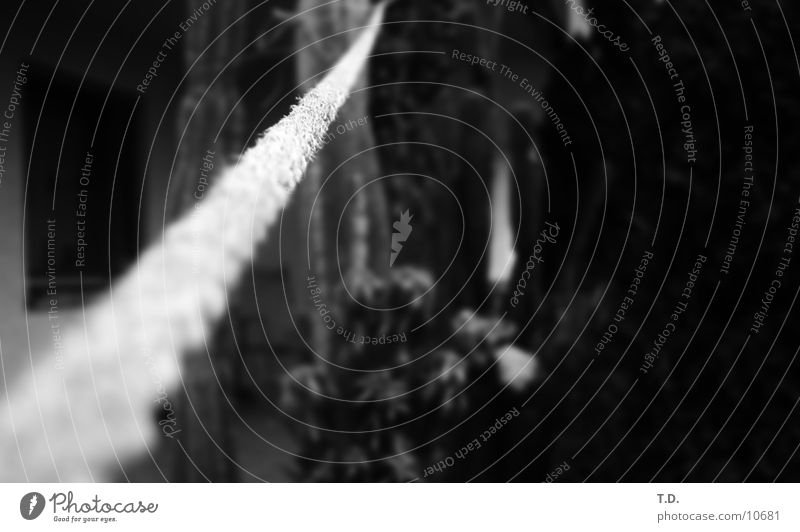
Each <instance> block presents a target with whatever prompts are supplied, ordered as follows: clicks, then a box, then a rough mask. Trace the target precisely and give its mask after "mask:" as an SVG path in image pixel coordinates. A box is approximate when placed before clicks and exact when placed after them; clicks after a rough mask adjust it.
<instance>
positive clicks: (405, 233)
mask: <svg viewBox="0 0 800 532" xmlns="http://www.w3.org/2000/svg"><path fill="white" fill-rule="evenodd" d="M413 217H414V215H412V214H409V213H408V209H406V210H405V212H403V213H402V214H401V215H400V220H398V221H396V222H395V223H394V224H392V227H394V230H395V232H394V233H392V255H391V257H389V267H390V268H391V267H392V266H394V261H396V260H397V256H398V255H400V251H402V250H403V242H405V241H406V240H408V237H409V235H411V230H412V229H413V228H412V227H411V219H412V218H413Z"/></svg>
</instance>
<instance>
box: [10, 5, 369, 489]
mask: <svg viewBox="0 0 800 532" xmlns="http://www.w3.org/2000/svg"><path fill="white" fill-rule="evenodd" d="M383 12H384V5H383V4H381V5H379V6H377V7H376V8H375V10H374V12H373V14H372V16H371V17H370V20H369V23H368V25H367V26H366V27H365V29H364V30H363V31H362V32H361V35H360V36H359V37H358V39H357V40H356V41H355V42H354V43H353V45H352V46H351V47H350V49H349V50H348V51H347V52H346V54H345V55H344V56H343V57H342V58H341V59H340V60H339V61H338V62H337V64H336V65H335V66H334V67H333V69H332V70H331V71H330V72H329V73H328V74H327V75H326V76H325V77H324V78H323V80H322V81H321V82H320V83H319V84H318V85H317V86H316V87H314V88H313V89H312V90H311V91H309V92H308V93H307V94H306V95H305V96H304V97H303V98H302V99H301V100H300V101H299V102H298V104H297V105H295V106H294V107H293V108H292V110H291V112H290V113H289V114H288V115H287V116H286V117H284V118H283V119H282V120H280V121H279V122H278V123H277V124H275V125H274V126H273V127H271V128H270V129H268V130H267V131H266V132H265V133H264V134H263V135H262V136H261V138H260V139H259V140H258V141H257V142H256V144H255V145H254V146H253V147H252V148H250V149H249V150H247V151H246V152H245V153H244V154H243V155H242V156H241V158H240V159H239V161H238V163H237V164H236V165H235V166H232V167H230V168H228V169H227V170H225V171H224V172H223V174H222V175H221V177H220V179H219V180H218V182H217V184H216V185H215V186H214V187H212V189H211V190H210V191H209V192H208V194H207V195H206V197H205V199H204V200H203V201H202V202H200V203H198V204H197V205H196V207H195V208H194V209H190V212H188V213H187V214H186V215H184V216H183V217H182V218H180V219H178V220H177V221H176V222H175V223H174V224H172V225H171V226H169V227H168V228H167V229H166V230H165V232H164V235H163V238H162V240H161V241H160V242H158V243H157V244H155V245H153V246H151V247H150V248H148V249H147V250H146V251H145V252H144V253H143V254H142V255H141V257H140V260H139V261H138V263H137V264H136V266H135V267H134V268H133V269H132V270H130V271H129V272H127V273H126V274H125V275H124V276H123V277H122V278H120V279H119V281H117V282H115V283H113V284H112V286H111V287H110V289H109V293H108V294H107V295H105V296H104V297H102V298H101V299H99V300H98V301H96V302H94V303H93V304H92V305H90V306H88V307H87V308H86V309H85V313H84V315H85V318H84V323H81V324H79V325H76V326H74V327H70V328H68V329H66V330H65V331H64V333H63V344H64V346H65V349H64V350H63V353H64V359H63V368H61V364H60V360H56V357H55V355H50V356H46V357H44V358H43V360H40V361H39V362H38V363H37V364H36V366H35V369H34V371H32V372H31V373H28V374H25V375H23V376H22V377H20V378H19V379H18V380H17V381H15V382H14V383H13V384H12V385H11V386H10V387H9V391H8V394H7V396H6V398H5V399H4V400H3V401H2V403H0V481H5V482H7V481H20V480H29V481H37V482H43V481H55V480H61V481H84V480H90V479H94V480H109V479H110V478H111V475H112V474H113V472H114V469H115V467H118V462H120V461H125V460H127V459H130V458H131V457H134V456H138V455H141V454H142V453H144V452H145V451H146V449H148V446H149V445H151V444H152V443H154V441H155V438H156V435H157V434H158V432H159V431H158V427H157V426H156V424H155V423H154V422H153V420H152V415H153V411H154V410H155V409H156V408H158V407H159V406H160V407H161V408H163V409H164V411H165V412H167V413H169V411H170V408H171V407H172V404H171V403H170V402H169V393H170V391H174V390H175V389H176V387H177V385H178V383H179V380H180V367H181V358H182V357H185V356H186V354H187V353H189V352H191V351H192V349H196V348H198V347H199V346H202V345H203V343H204V337H205V336H204V335H205V333H206V332H207V331H209V330H210V329H209V327H210V326H211V324H212V323H213V322H214V320H216V319H217V318H219V317H220V316H221V315H222V314H223V312H224V311H225V294H226V291H227V290H229V289H230V288H231V287H233V286H235V285H236V283H237V281H238V280H239V278H240V277H241V274H242V272H243V271H244V270H245V269H246V268H247V266H248V265H249V264H250V261H251V259H252V256H253V252H254V249H255V248H256V247H257V246H258V244H259V243H260V242H262V241H263V240H264V239H265V238H266V236H267V233H268V231H269V229H270V227H271V226H272V225H273V224H274V223H275V221H276V219H277V218H278V216H279V215H280V212H281V210H282V209H283V208H284V206H285V205H286V203H287V201H288V199H289V196H290V194H291V193H292V191H293V190H294V189H295V187H296V186H297V184H298V183H299V182H300V180H301V179H302V177H303V174H304V173H305V171H306V169H307V167H308V164H309V162H310V161H311V159H312V158H313V157H314V155H315V154H316V153H317V152H318V151H319V150H320V149H321V147H322V146H323V138H324V135H325V133H326V132H327V130H328V128H329V126H330V124H331V122H332V121H333V120H334V118H335V117H336V114H337V112H338V110H339V108H340V107H341V106H342V104H343V103H344V102H345V100H346V99H347V97H348V95H349V93H350V91H351V89H352V87H353V86H354V84H355V82H356V79H357V77H358V75H359V72H360V71H361V70H362V68H363V66H364V65H365V63H366V61H367V58H368V56H369V54H370V52H371V50H372V47H373V44H374V42H375V39H376V37H377V34H378V30H379V27H380V23H381V21H382V19H383ZM35 390H38V391H39V401H38V402H37V401H36V400H35V397H36V394H35ZM168 406H169V408H168ZM179 430H180V428H179V427H177V428H176V427H172V428H171V429H170V431H171V432H173V433H174V432H175V431H179ZM168 432H169V431H165V430H162V433H163V435H165V436H168V437H170V434H169V433H168ZM51 454H52V457H53V458H52V459H51ZM20 459H21V462H20Z"/></svg>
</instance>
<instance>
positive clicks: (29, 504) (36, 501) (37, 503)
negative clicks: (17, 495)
mask: <svg viewBox="0 0 800 532" xmlns="http://www.w3.org/2000/svg"><path fill="white" fill-rule="evenodd" d="M43 510H44V495H42V494H41V493H38V492H36V491H32V492H30V493H28V494H27V495H25V496H24V497H22V500H20V501H19V513H20V514H21V515H22V517H23V518H24V519H27V520H28V521H33V520H34V519H36V518H37V517H39V516H40V515H42V511H43Z"/></svg>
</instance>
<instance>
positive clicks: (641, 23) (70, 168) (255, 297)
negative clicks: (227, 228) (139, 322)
mask: <svg viewBox="0 0 800 532" xmlns="http://www.w3.org/2000/svg"><path fill="white" fill-rule="evenodd" d="M373 8H374V6H373V5H372V3H371V2H368V1H365V0H340V1H333V2H328V3H323V2H313V1H309V0H270V1H256V0H226V1H225V2H222V1H212V0H207V1H206V2H201V1H199V0H182V1H179V0H172V1H166V2H130V1H127V2H126V1H123V0H106V1H103V2H90V1H80V2H59V1H55V2H45V1H43V0H41V1H40V0H34V1H28V2H19V1H6V2H3V3H2V5H0V21H2V22H0V30H1V31H0V35H2V36H3V40H2V45H1V46H0V72H2V80H3V82H2V85H0V103H2V104H4V103H5V101H6V96H7V95H8V97H9V98H11V97H12V95H13V92H14V85H15V80H16V82H17V85H19V76H18V72H19V71H20V69H22V70H23V72H24V73H25V77H26V81H25V82H24V83H23V84H22V85H24V86H23V87H22V88H21V91H19V92H20V93H21V97H20V102H21V103H19V105H15V108H14V110H13V111H12V113H11V115H12V116H10V117H9V116H8V115H6V117H5V119H4V120H5V129H6V130H8V131H9V132H10V135H9V136H8V140H7V142H6V141H5V140H3V141H2V142H3V143H5V144H7V152H5V154H4V159H3V165H4V166H3V168H2V169H3V171H4V173H3V174H2V178H0V179H2V180H1V181H0V221H1V222H2V223H1V224H0V227H1V228H2V230H0V301H2V305H0V340H2V363H3V368H2V369H3V375H4V378H5V379H6V380H7V381H13V379H14V375H15V374H18V372H21V371H24V370H25V367H26V366H27V364H28V363H29V358H28V354H29V353H31V352H51V351H52V341H53V339H52V328H53V319H52V318H51V317H49V315H48V309H49V308H50V305H49V303H48V301H49V298H48V296H47V289H48V241H49V240H50V238H49V237H48V233H49V232H50V231H51V228H50V227H49V226H50V225H51V223H52V220H57V221H58V225H59V228H62V227H63V228H64V229H63V230H60V233H59V238H57V239H56V240H55V254H56V262H57V264H58V284H59V286H58V292H59V307H60V312H59V318H58V320H59V326H60V327H65V328H66V327H69V326H71V324H72V323H77V320H79V319H80V315H81V311H82V308H83V305H84V304H86V303H87V302H88V301H90V300H91V299H92V298H93V297H94V296H97V295H98V294H101V293H103V292H105V291H108V290H109V289H110V287H111V286H112V283H113V281H114V279H115V278H116V277H117V276H118V275H119V274H120V273H121V272H123V271H125V270H126V269H127V268H129V267H131V266H132V265H133V264H135V261H136V257H137V255H138V253H140V251H141V250H142V249H144V248H146V247H147V246H148V245H149V244H151V243H153V242H155V241H157V239H158V238H159V237H160V235H161V234H162V232H163V230H164V228H165V227H168V226H169V224H170V223H171V222H172V221H174V220H175V219H176V218H178V217H179V216H181V215H182V214H184V213H187V212H189V211H190V210H191V209H192V208H193V207H194V205H195V204H196V203H197V202H198V201H202V198H203V196H204V194H205V193H206V191H207V189H208V187H209V186H213V183H214V181H215V179H216V178H217V177H218V176H219V174H220V172H221V171H223V169H224V168H225V167H226V166H228V165H232V164H235V162H236V160H237V157H238V156H239V155H240V154H241V153H242V152H243V151H244V150H245V149H246V148H247V147H248V146H251V145H252V144H254V142H255V141H256V139H257V138H258V136H259V134H260V133H261V132H262V131H264V130H265V129H266V128H267V127H269V126H270V125H272V124H274V123H275V122H276V121H277V120H279V119H280V118H281V117H282V116H284V115H285V114H286V113H287V112H288V111H289V109H290V107H291V105H292V104H294V103H295V102H296V100H297V97H299V96H301V95H302V94H303V93H304V92H305V91H306V90H308V89H309V88H310V87H311V86H313V84H314V83H315V82H316V81H318V80H319V78H320V76H321V75H322V74H323V73H324V72H325V71H326V70H327V69H328V68H330V67H331V66H332V65H333V64H334V63H335V62H336V61H337V60H338V58H339V57H340V56H341V55H342V54H343V52H344V51H345V50H346V49H347V46H348V45H349V43H351V42H352V41H353V40H354V39H355V38H356V36H357V35H358V31H359V28H360V27H362V26H363V25H364V24H365V23H366V20H367V17H368V15H369V13H370V12H371V10H372V9H373ZM591 8H594V10H593V11H592V12H591V13H589V9H591ZM601 26H602V28H601ZM797 29H798V16H797V7H796V5H795V4H793V3H789V2H762V3H759V4H758V5H755V4H754V5H752V6H750V5H749V4H748V3H747V2H742V3H741V5H740V3H739V2H721V1H707V2H696V1H674V2H669V1H664V2H661V1H655V0H641V1H633V2H624V1H616V0H615V1H611V2H603V3H602V4H601V3H596V4H591V3H589V2H588V1H581V2H573V1H567V2H564V1H556V0H552V1H550V0H548V1H536V0H528V1H525V2H507V1H503V2H496V1H495V0H490V1H489V2H485V1H467V0H458V1H456V0H441V1H436V2H430V1H421V0H420V1H417V0H406V1H400V0H397V1H395V2H394V3H392V4H391V5H390V6H389V8H388V10H387V15H386V20H385V21H384V25H383V27H382V29H381V34H380V36H379V38H378V41H377V45H376V49H375V50H374V51H373V56H372V57H371V59H370V63H369V66H368V69H367V71H365V73H364V75H363V76H362V79H361V80H360V82H359V86H358V87H357V88H356V89H355V90H354V92H353V94H352V95H351V97H350V99H349V100H348V102H347V103H346V104H345V106H344V107H343V108H342V110H341V112H340V113H339V115H338V116H337V118H336V120H335V121H334V125H333V126H332V127H331V129H330V131H329V134H328V136H327V138H326V140H325V145H324V147H323V149H322V151H321V153H320V154H319V156H318V158H317V159H316V160H315V162H314V163H313V165H312V167H311V169H310V170H309V172H308V174H307V175H306V178H305V180H304V181H303V182H302V183H301V185H300V187H299V189H298V190H297V191H296V192H295V193H294V195H293V196H292V199H291V202H290V204H289V205H288V206H287V208H286V209H285V210H284V212H283V214H282V216H281V220H280V223H279V225H278V226H276V227H274V228H273V229H272V232H271V236H270V239H269V241H268V242H266V243H265V244H264V245H263V246H260V247H259V249H258V250H257V253H256V258H255V260H254V261H253V264H252V268H250V270H249V271H248V272H247V273H246V275H245V277H244V278H243V279H241V280H240V283H239V285H238V288H237V289H236V291H235V292H232V293H229V294H228V309H227V312H226V315H225V317H224V319H223V320H221V322H219V323H218V324H217V325H216V330H215V333H214V338H213V342H212V343H211V344H210V345H209V347H208V349H203V350H202V352H198V353H193V354H192V356H190V357H189V358H187V363H186V365H185V367H184V369H183V372H182V381H183V389H181V390H180V391H177V392H175V393H173V394H172V396H173V397H172V399H173V403H174V404H175V415H176V416H177V425H178V426H179V427H180V433H179V434H176V437H175V438H163V439H162V440H163V441H161V442H160V443H159V445H158V448H157V449H154V450H153V456H152V458H151V457H147V459H143V460H141V461H140V462H139V463H134V464H125V471H124V474H123V475H121V476H120V480H125V479H127V480H132V481H160V480H169V481H220V482H232V481H260V480H264V481H380V482H384V481H386V482H396V481H425V482H428V481H431V482H439V481H448V482H462V481H507V480H514V481H527V482H544V481H547V482H551V481H558V482H578V481H583V480H590V481H616V480H623V481H637V482H643V481H649V480H656V481H681V480H688V481H712V480H718V481H742V480H751V481H770V480H780V481H797V480H798V476H797V473H798V458H797V454H796V451H797V448H798V444H800V423H798V416H800V414H799V413H798V412H797V410H796V406H797V401H798V396H799V393H800V390H799V389H798V382H799V381H798V368H797V362H796V353H797V349H798V338H797V334H796V328H795V327H793V326H792V324H793V323H794V322H795V320H796V319H797V311H796V309H795V307H794V303H795V300H796V296H797V291H798V287H799V286H800V285H798V282H797V265H796V264H795V262H798V261H800V259H798V258H793V255H792V252H791V248H790V247H787V245H788V244H789V243H791V240H790V239H791V238H793V237H792V231H791V230H792V223H793V221H792V218H793V216H795V211H796V210H797V208H798V196H799V195H800V181H798V177H797V168H798V164H799V161H798V160H797V159H798V150H797V149H796V147H797V146H798V145H800V134H799V132H798V128H797V120H798V113H800V101H798V98H797V94H799V92H798V88H799V86H800V85H799V82H800V77H798V76H800V64H798V59H797V48H796V44H795V41H794V40H793V36H794V35H793V34H795V33H796V31H797ZM659 37H660V39H659ZM658 45H661V46H662V47H661V48H659V46H658ZM662 50H663V52H662ZM665 55H668V58H665ZM473 58H477V59H475V60H473ZM482 60H483V61H482ZM671 69H674V70H671ZM148 74H152V75H151V76H150V77H148ZM673 74H674V77H672V76H673ZM526 80H527V83H526ZM679 83H681V84H682V85H678V84H679ZM680 98H685V99H684V100H681V99H680ZM9 102H11V100H9ZM9 105H11V104H10V103H9ZM687 107H688V109H687ZM8 109H10V108H6V109H5V110H6V111H8ZM687 115H688V116H687ZM748 133H749V134H750V135H751V136H750V137H749V138H748V137H747V134H748ZM748 143H749V144H748ZM746 148H749V149H746ZM0 149H2V148H0ZM748 156H751V157H750V158H748ZM87 161H89V162H88V163H87ZM748 163H752V166H748ZM87 164H89V166H90V168H91V170H90V173H89V174H87V175H90V177H87V176H86V175H84V173H85V168H86V166H87ZM748 168H749V169H751V170H752V171H750V170H748ZM82 177H83V178H84V179H83V180H82ZM745 189H746V190H747V191H748V194H744V193H743V190H745ZM84 195H88V197H89V200H88V201H86V202H84V201H83V199H82V198H83V197H84ZM743 199H744V200H745V201H746V204H745V203H742V200H743ZM81 205H85V211H82V207H81ZM81 223H85V226H81V225H79V224H81ZM81 227H84V229H80V228H81ZM794 228H795V229H796V228H797V226H796V225H795V227H794ZM78 231H80V232H81V234H80V235H78ZM60 235H64V236H63V237H61V236H60ZM81 246H82V247H81ZM787 249H788V250H789V251H787ZM51 251H52V250H51ZM78 253H85V257H83V256H82V255H78ZM77 257H83V258H82V260H76V258H77ZM648 257H649V258H648ZM698 257H703V259H702V260H698ZM787 258H788V259H789V260H788V262H783V263H781V260H782V259H787ZM643 259H644V260H643ZM698 263H699V264H700V265H701V267H700V268H698V267H696V264H698ZM780 264H784V266H785V268H784V269H782V270H781V275H780V276H779V277H778V276H776V273H775V272H776V270H777V269H779V265H780ZM637 272H639V273H638V274H637ZM693 276H694V277H693ZM777 278H779V279H780V281H781V283H780V288H779V290H776V291H775V292H774V293H770V292H769V289H770V287H771V286H774V283H773V280H774V279H777ZM688 283H691V286H690V285H689V284H688ZM634 288H635V289H634ZM632 289H633V290H632ZM687 289H688V290H689V292H688V297H687V295H686V294H687V292H686V290H687ZM765 293H769V294H770V300H769V305H768V313H766V316H765V317H764V316H762V319H760V318H758V317H756V313H758V312H760V309H762V307H763V306H764V301H763V300H764V298H765ZM626 297H628V298H630V301H628V300H626V299H625V298H626ZM681 303H686V305H685V306H683V307H680V306H678V307H676V306H677V305H679V304H681ZM676 308H678V309H679V310H680V313H679V316H678V317H677V319H673V318H672V315H673V314H674V313H675V312H676ZM620 311H621V312H622V314H620ZM621 316H622V318H620V317H621ZM757 322H763V326H760V327H755V325H754V323H757ZM332 324H333V326H332ZM666 324H671V325H672V326H671V327H669V326H667V325H666ZM754 329H755V332H754ZM664 331H668V332H667V333H666V336H667V337H665V338H663V339H664V340H665V341H664V342H661V341H660V340H659V335H660V334H661V335H662V337H663V336H665V335H664ZM604 335H605V336H604ZM654 342H655V343H656V345H655V347H654ZM599 345H602V348H599ZM654 349H655V351H654ZM648 355H649V356H648ZM158 416H159V414H158V413H157V412H156V409H154V418H153V422H154V423H157V422H158V421H159V417H158ZM473 442H477V445H476V444H475V443H473Z"/></svg>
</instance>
